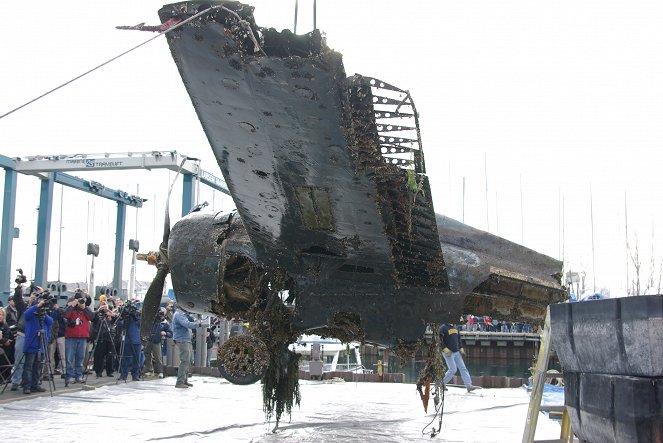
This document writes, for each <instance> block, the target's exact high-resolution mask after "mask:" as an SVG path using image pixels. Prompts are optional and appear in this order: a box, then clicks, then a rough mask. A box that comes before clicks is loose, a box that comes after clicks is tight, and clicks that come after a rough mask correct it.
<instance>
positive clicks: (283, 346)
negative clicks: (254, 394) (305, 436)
mask: <svg viewBox="0 0 663 443" xmlns="http://www.w3.org/2000/svg"><path fill="white" fill-rule="evenodd" d="M261 286H262V288H263V291H262V293H263V294H265V295H264V296H263V297H261V298H260V299H259V300H257V301H256V303H255V304H254V305H253V306H252V307H251V309H250V310H249V312H248V315H247V317H248V318H249V321H250V325H251V331H250V333H251V334H252V335H254V336H256V337H257V338H259V339H260V340H261V341H262V342H263V343H265V344H266V345H267V347H268V348H269V351H270V352H269V363H268V365H267V370H266V371H265V373H264V375H263V377H262V398H263V411H264V412H265V418H266V420H267V421H270V420H271V419H272V417H274V418H275V421H276V426H275V427H274V430H276V429H277V428H278V425H279V422H280V420H281V417H282V415H283V413H284V412H287V413H288V415H289V416H290V415H291V414H292V407H293V405H297V406H299V403H300V401H301V395H300V392H299V354H295V353H294V352H292V351H290V350H289V349H288V345H289V344H290V343H293V342H294V341H295V340H296V339H297V337H298V336H299V334H300V332H299V331H297V330H295V328H293V326H292V312H291V311H290V310H289V309H288V307H286V305H284V304H283V302H282V301H281V298H280V297H279V291H278V290H276V289H274V288H276V287H278V286H276V285H275V284H274V282H270V281H268V279H267V278H264V279H263V282H262V284H261Z"/></svg>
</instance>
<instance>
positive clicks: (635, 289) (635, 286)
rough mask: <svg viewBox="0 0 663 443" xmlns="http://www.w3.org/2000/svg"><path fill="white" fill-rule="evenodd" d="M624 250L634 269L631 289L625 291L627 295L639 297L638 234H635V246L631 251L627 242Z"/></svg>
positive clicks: (639, 264)
mask: <svg viewBox="0 0 663 443" xmlns="http://www.w3.org/2000/svg"><path fill="white" fill-rule="evenodd" d="M626 248H627V249H628V254H629V256H630V258H631V263H633V267H634V268H635V276H634V277H633V279H632V280H631V282H630V283H631V287H630V288H629V289H628V290H627V291H626V293H627V294H628V295H640V267H641V263H640V253H639V251H638V234H637V233H636V234H635V246H634V247H633V249H631V245H630V244H629V243H628V242H627V243H626Z"/></svg>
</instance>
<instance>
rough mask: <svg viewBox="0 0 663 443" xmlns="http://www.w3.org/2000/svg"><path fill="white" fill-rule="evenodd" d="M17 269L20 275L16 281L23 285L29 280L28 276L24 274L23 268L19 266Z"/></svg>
mask: <svg viewBox="0 0 663 443" xmlns="http://www.w3.org/2000/svg"><path fill="white" fill-rule="evenodd" d="M16 271H18V275H17V276H16V279H15V280H14V282H16V284H17V285H22V284H23V283H27V282H28V278H27V277H26V276H25V274H23V269H21V268H18V269H17V270H16Z"/></svg>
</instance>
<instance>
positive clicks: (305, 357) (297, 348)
mask: <svg viewBox="0 0 663 443" xmlns="http://www.w3.org/2000/svg"><path fill="white" fill-rule="evenodd" d="M314 344H319V345H320V358H321V360H322V362H323V371H324V372H334V371H341V372H353V373H355V374H372V373H373V371H372V370H370V369H366V368H365V367H364V365H363V364H362V363H361V354H360V353H359V346H360V343H359V342H356V341H353V342H350V343H342V342H341V340H338V339H336V338H322V337H320V336H319V335H302V336H300V337H299V339H298V340H297V341H296V342H295V343H293V344H291V345H290V350H291V351H293V352H296V353H297V354H301V355H302V358H301V359H300V361H299V369H301V370H303V371H308V370H309V362H310V361H311V348H312V345H314Z"/></svg>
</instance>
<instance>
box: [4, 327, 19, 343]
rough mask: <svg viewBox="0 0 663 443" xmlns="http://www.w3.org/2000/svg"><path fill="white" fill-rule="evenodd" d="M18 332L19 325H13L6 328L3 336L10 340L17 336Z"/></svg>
mask: <svg viewBox="0 0 663 443" xmlns="http://www.w3.org/2000/svg"><path fill="white" fill-rule="evenodd" d="M16 332H18V326H17V325H11V326H10V327H9V328H7V329H6V333H5V335H4V336H3V338H6V339H8V340H14V339H15V338H16Z"/></svg>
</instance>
